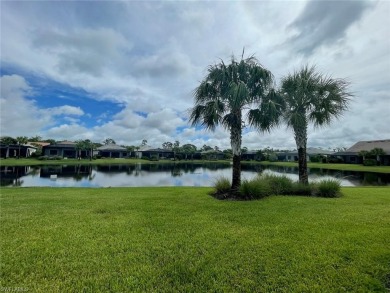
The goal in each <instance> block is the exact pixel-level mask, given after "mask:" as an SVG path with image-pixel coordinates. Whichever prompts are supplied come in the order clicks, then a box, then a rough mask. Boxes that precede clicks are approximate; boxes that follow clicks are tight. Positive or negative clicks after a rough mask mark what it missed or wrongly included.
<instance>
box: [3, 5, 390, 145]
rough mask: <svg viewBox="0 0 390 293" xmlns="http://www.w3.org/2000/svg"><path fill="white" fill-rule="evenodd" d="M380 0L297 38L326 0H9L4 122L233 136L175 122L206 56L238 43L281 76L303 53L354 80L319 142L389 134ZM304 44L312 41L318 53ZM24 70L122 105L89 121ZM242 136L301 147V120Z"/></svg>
mask: <svg viewBox="0 0 390 293" xmlns="http://www.w3.org/2000/svg"><path fill="white" fill-rule="evenodd" d="M366 3H369V4H366ZM371 3H373V2H361V3H346V4H345V3H344V4H342V5H344V6H345V5H350V6H353V7H354V8H356V9H355V10H354V11H350V10H349V9H344V10H343V11H344V13H343V17H341V18H340V17H339V16H337V13H335V14H332V13H327V14H324V15H322V16H321V15H320V16H321V17H320V19H321V20H322V21H323V22H321V25H320V26H318V28H317V30H318V29H319V28H322V29H321V30H319V31H318V34H313V33H312V32H314V31H315V30H313V31H307V34H304V35H302V36H301V38H300V39H299V40H297V39H293V38H292V36H293V35H294V34H297V33H300V32H301V33H302V32H304V31H305V30H307V27H308V26H310V25H312V24H313V18H311V17H310V16H311V15H312V14H313V15H314V14H316V13H318V11H319V12H320V13H321V9H319V7H320V6H321V5H327V4H326V3H325V4H324V3H322V4H321V3H317V2H316V1H311V2H308V1H299V2H294V1H287V2H286V1H274V2H272V1H257V2H256V1H254V2H251V1H244V2H207V3H206V2H199V1H198V2H175V3H173V2H153V3H148V2H146V3H144V2H126V1H125V2H119V1H116V2H108V1H101V2H94V3H90V2H83V1H70V2H63V3H62V4H61V6H58V5H57V4H53V3H51V2H50V1H43V2H42V1H38V2H36V1H33V2H26V1H25V2H12V1H6V2H4V3H2V11H1V27H2V29H1V38H2V40H6V41H2V42H1V51H2V54H1V64H2V68H6V69H7V70H6V71H4V72H7V74H9V72H11V74H12V73H13V72H17V73H18V74H19V75H11V76H3V77H2V96H1V122H2V126H1V127H2V128H1V131H2V133H3V132H7V134H9V135H24V134H25V135H29V134H36V133H41V134H42V135H43V136H51V135H52V136H55V138H58V139H60V138H65V135H68V136H69V137H66V138H67V139H72V138H90V139H92V140H95V141H101V140H103V139H105V138H107V137H111V138H114V139H115V140H116V141H117V142H119V143H123V144H129V145H131V144H139V143H140V142H141V141H142V139H147V140H148V141H149V142H150V143H149V144H151V145H153V146H156V147H157V146H160V145H161V143H163V142H164V141H174V140H179V141H181V142H182V144H184V143H193V144H196V145H198V146H202V145H203V144H208V145H212V146H214V145H216V146H218V147H220V148H227V147H229V144H230V143H229V134H228V133H227V132H226V131H224V130H221V129H218V130H217V131H216V132H214V133H213V132H206V131H203V130H195V128H185V129H184V130H182V131H181V132H180V133H176V129H177V127H185V126H188V124H187V122H186V121H183V119H182V117H183V113H185V111H186V110H187V109H188V108H189V107H191V106H192V103H193V99H192V91H193V90H194V88H195V87H196V86H197V85H198V84H199V81H200V80H201V79H202V78H203V77H204V75H205V74H206V73H207V66H208V65H210V64H213V63H215V62H219V60H220V59H219V58H223V59H224V60H225V61H228V60H229V57H230V55H231V54H235V55H236V56H238V57H239V56H240V55H241V52H242V49H243V47H245V52H246V54H247V55H250V54H255V56H256V57H258V59H259V61H260V62H261V63H262V64H263V65H264V66H265V67H267V68H268V69H270V70H271V71H272V72H273V73H274V75H275V77H276V79H277V80H279V78H280V77H281V76H283V75H285V74H287V73H288V72H291V71H293V70H294V69H299V67H300V66H301V65H302V64H305V63H315V64H318V68H319V69H320V70H321V71H322V72H324V73H329V74H331V75H332V76H334V77H346V78H348V79H349V80H350V81H351V90H352V91H353V92H354V93H355V95H356V97H355V98H354V102H353V103H352V104H351V109H350V111H349V112H346V113H345V115H344V117H342V119H340V121H335V122H334V123H333V124H332V126H331V127H329V128H323V129H312V128H310V130H309V143H308V144H309V145H311V146H323V147H325V146H326V145H332V146H349V145H350V144H352V143H354V142H355V141H358V140H362V139H380V138H390V132H389V130H388V127H387V125H389V124H390V120H389V119H390V117H389V116H388V115H387V114H386V113H387V111H385V110H387V109H390V105H389V103H390V98H389V95H388V93H389V91H390V88H389V84H390V71H389V70H388V69H389V68H390V51H389V48H390V31H389V30H388V27H389V25H390V23H389V19H388V15H389V12H390V3H389V2H386V1H377V2H375V3H373V4H371ZM320 4H321V5H320ZM337 5H339V4H337V3H333V2H332V7H331V9H328V10H327V11H333V6H334V11H335V12H337V7H338V6H337ZM344 6H343V7H344ZM368 6H370V7H371V8H370V9H366V7H368ZM59 7H60V8H61V9H59ZM327 7H328V6H327ZM340 7H341V6H340ZM328 8H329V7H328ZM221 11H222V12H223V13H221ZM310 11H312V12H310ZM313 11H314V12H313ZM340 11H341V10H340ZM352 12H354V13H352ZM316 15H317V14H316ZM317 20H318V19H317ZM329 20H334V21H330V22H329ZM291 24H293V25H291ZM319 36H321V37H322V38H323V39H321V40H320V39H318V37H319ZM286 40H289V41H287V42H286ZM302 40H304V41H302ZM332 40H334V41H332ZM310 46H315V50H314V49H313V50H311V49H312V48H311V47H310ZM297 50H301V51H302V50H306V51H310V53H311V55H310V58H309V57H308V58H304V57H303V56H302V55H300V54H297V53H296V52H297ZM26 72H27V73H28V75H38V76H40V77H42V78H43V79H48V80H50V81H54V82H59V83H63V84H66V85H69V86H71V87H73V88H75V89H80V90H83V91H84V92H85V93H86V94H87V95H88V96H89V97H91V98H92V99H95V102H96V103H99V102H101V101H104V100H108V101H112V102H115V103H120V104H121V105H122V106H123V109H122V110H120V111H119V113H116V114H115V113H114V114H115V115H113V116H112V120H111V121H109V122H105V121H107V117H103V116H102V117H101V118H100V119H99V118H97V119H96V124H95V125H90V124H87V123H84V121H85V120H84V119H85V118H86V117H87V115H89V114H90V113H89V114H86V113H85V112H84V110H83V106H81V104H80V106H78V105H77V104H75V103H74V102H75V101H74V100H72V106H71V105H64V104H63V101H66V99H64V98H63V97H59V98H58V99H56V97H53V99H56V101H57V104H58V105H57V106H51V107H50V108H46V109H43V108H42V107H38V106H37V105H38V104H39V103H38V101H41V100H40V99H42V98H41V95H40V91H45V88H44V87H39V86H36V85H34V84H33V83H31V84H30V85H29V84H27V82H26V80H27V79H28V78H27V76H28V75H24V74H25V73H26ZM23 76H25V78H24V77H23ZM31 95H34V99H35V100H36V102H34V101H33V100H31V98H30V96H31ZM27 96H29V97H27ZM60 99H61V101H60ZM15 105H18V107H17V108H16V107H15ZM88 111H90V109H88ZM136 111H141V112H145V113H148V116H147V117H142V116H140V115H137V114H136ZM108 112H110V109H107V113H108ZM111 113H112V112H111ZM91 114H92V115H93V117H97V116H99V115H100V114H102V113H99V114H96V113H91ZM111 115H112V114H111ZM15 117H18V119H15ZM86 125H89V126H86ZM243 143H244V145H247V146H248V148H250V149H252V148H253V149H258V148H263V147H267V146H270V147H277V148H294V147H295V142H294V140H293V134H292V132H291V130H286V129H285V127H284V126H282V127H281V128H279V129H277V130H275V131H273V132H272V133H271V134H259V133H257V132H256V131H252V130H249V131H246V132H245V133H244V134H243Z"/></svg>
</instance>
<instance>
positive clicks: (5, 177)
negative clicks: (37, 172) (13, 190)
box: [0, 166, 32, 186]
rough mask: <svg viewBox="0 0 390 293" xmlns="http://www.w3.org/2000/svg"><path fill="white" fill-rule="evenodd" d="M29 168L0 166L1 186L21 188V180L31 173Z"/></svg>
mask: <svg viewBox="0 0 390 293" xmlns="http://www.w3.org/2000/svg"><path fill="white" fill-rule="evenodd" d="M31 170H32V169H31V167H29V166H0V185H1V186H8V185H15V186H20V185H21V183H22V182H21V181H20V178H21V177H23V176H26V175H27V174H28V173H30V172H31Z"/></svg>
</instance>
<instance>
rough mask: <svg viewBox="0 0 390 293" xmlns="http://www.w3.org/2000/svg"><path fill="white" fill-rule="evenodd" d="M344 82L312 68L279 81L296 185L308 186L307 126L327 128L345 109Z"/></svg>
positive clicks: (346, 102)
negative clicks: (290, 136)
mask: <svg viewBox="0 0 390 293" xmlns="http://www.w3.org/2000/svg"><path fill="white" fill-rule="evenodd" d="M348 85H349V84H348V82H347V81H345V80H344V79H334V78H332V77H330V76H326V75H323V74H321V73H318V72H316V68H315V66H312V67H309V66H304V67H303V68H302V69H301V70H300V71H296V72H294V73H293V74H288V75H287V76H286V77H284V78H282V85H281V91H282V94H283V96H284V98H285V101H286V103H287V106H286V111H285V114H284V118H285V121H286V123H287V126H288V127H291V128H292V129H293V131H294V137H295V142H296V145H297V149H298V164H299V181H300V182H301V183H303V184H307V183H308V175H307V160H306V144H307V128H308V124H309V123H310V122H311V123H314V126H317V127H320V126H324V125H328V124H330V122H331V121H332V119H333V118H338V117H340V116H341V115H342V113H343V112H344V111H345V110H346V109H347V108H348V103H349V97H350V96H352V94H351V93H349V92H348V91H347V88H348Z"/></svg>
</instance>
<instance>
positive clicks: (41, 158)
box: [38, 156, 49, 161]
mask: <svg viewBox="0 0 390 293" xmlns="http://www.w3.org/2000/svg"><path fill="white" fill-rule="evenodd" d="M48 158H49V157H48V156H40V157H39V158H38V160H41V161H46V160H47V159H48Z"/></svg>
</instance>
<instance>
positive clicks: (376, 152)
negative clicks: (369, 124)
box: [369, 148, 386, 165]
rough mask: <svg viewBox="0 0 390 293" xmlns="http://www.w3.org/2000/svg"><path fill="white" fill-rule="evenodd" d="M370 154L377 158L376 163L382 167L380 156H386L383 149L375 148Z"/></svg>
mask: <svg viewBox="0 0 390 293" xmlns="http://www.w3.org/2000/svg"><path fill="white" fill-rule="evenodd" d="M369 153H370V155H372V156H374V157H375V158H376V162H377V164H378V165H380V156H384V155H386V153H385V151H384V150H383V149H382V148H374V149H372V150H371V151H370V152H369Z"/></svg>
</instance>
